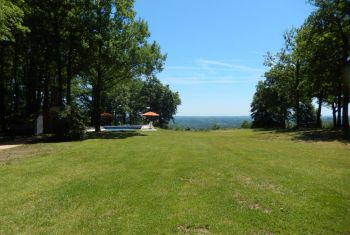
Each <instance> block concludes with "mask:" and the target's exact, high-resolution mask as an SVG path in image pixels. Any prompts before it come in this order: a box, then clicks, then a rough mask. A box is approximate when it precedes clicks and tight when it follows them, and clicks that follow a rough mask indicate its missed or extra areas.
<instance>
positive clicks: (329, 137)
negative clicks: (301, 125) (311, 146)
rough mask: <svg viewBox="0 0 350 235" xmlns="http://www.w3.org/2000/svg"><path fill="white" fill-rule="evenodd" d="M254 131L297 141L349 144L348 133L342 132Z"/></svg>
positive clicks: (312, 130)
mask: <svg viewBox="0 0 350 235" xmlns="http://www.w3.org/2000/svg"><path fill="white" fill-rule="evenodd" d="M254 131H259V132H262V133H264V134H265V133H266V134H268V133H275V134H280V133H286V134H290V136H292V140H297V141H310V142H317V141H324V142H331V141H340V142H342V143H350V132H343V131H341V130H333V129H301V130H300V129H299V130H296V129H254Z"/></svg>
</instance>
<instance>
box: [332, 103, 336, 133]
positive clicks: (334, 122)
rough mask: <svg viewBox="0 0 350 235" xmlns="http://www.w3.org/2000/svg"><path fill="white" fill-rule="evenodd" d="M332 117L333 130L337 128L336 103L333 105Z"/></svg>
mask: <svg viewBox="0 0 350 235" xmlns="http://www.w3.org/2000/svg"><path fill="white" fill-rule="evenodd" d="M332 115H333V129H335V128H336V127H337V110H336V107H335V103H332Z"/></svg>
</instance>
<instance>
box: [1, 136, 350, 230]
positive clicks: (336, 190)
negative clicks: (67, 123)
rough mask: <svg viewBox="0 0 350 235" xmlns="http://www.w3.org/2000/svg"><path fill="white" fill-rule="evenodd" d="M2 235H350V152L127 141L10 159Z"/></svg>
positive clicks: (271, 140)
mask: <svg viewBox="0 0 350 235" xmlns="http://www.w3.org/2000/svg"><path fill="white" fill-rule="evenodd" d="M1 158H2V160H1V161H0V179H1V180H0V234H47V233H50V234H53V233H54V234H77V233H78V234H280V233H281V234H349V233H350V145H349V144H348V143H346V142H340V141H336V140H335V141H332V140H327V141H326V140H322V141H321V140H320V141H306V140H303V139H302V138H298V136H296V134H295V133H272V132H269V131H251V130H232V131H212V132H209V131H208V132H176V131H158V132H155V133H146V134H144V133H125V134H116V135H114V136H113V135H109V136H105V137H104V138H102V137H101V138H95V139H89V140H85V141H82V142H70V143H38V144H31V145H25V146H21V147H18V148H12V149H7V150H2V151H0V159H1Z"/></svg>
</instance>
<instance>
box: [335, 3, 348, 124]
mask: <svg viewBox="0 0 350 235" xmlns="http://www.w3.org/2000/svg"><path fill="white" fill-rule="evenodd" d="M337 4H339V1H337ZM337 25H338V28H339V31H340V33H341V38H342V44H343V46H342V63H343V68H342V69H343V71H342V79H341V81H342V83H343V84H342V87H343V117H342V122H343V123H342V129H343V130H344V131H347V130H349V88H350V84H349V83H350V81H349V80H350V77H349V76H350V75H349V73H350V71H349V70H350V63H349V61H348V58H349V35H348V33H347V32H346V31H344V28H343V27H344V26H343V24H342V23H341V20H340V19H339V18H338V19H337Z"/></svg>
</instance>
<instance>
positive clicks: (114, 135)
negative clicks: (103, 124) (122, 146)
mask: <svg viewBox="0 0 350 235" xmlns="http://www.w3.org/2000/svg"><path fill="white" fill-rule="evenodd" d="M87 136H88V138H87V139H126V138H130V137H135V136H147V135H145V134H143V133H140V132H137V131H118V132H117V131H116V132H100V133H94V132H92V133H88V134H87Z"/></svg>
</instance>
